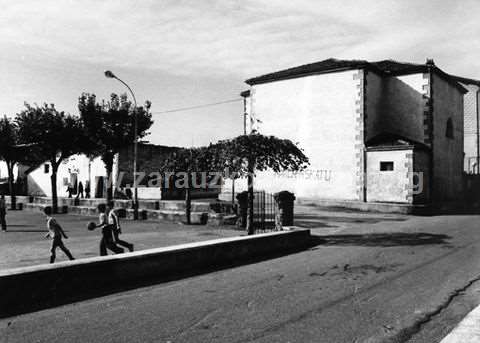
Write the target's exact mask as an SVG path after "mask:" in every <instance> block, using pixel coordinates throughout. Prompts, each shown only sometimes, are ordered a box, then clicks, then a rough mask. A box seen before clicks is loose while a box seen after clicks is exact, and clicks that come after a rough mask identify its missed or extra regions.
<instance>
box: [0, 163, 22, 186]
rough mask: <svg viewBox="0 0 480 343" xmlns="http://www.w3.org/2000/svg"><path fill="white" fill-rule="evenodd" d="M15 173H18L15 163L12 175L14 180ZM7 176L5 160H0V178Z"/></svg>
mask: <svg viewBox="0 0 480 343" xmlns="http://www.w3.org/2000/svg"><path fill="white" fill-rule="evenodd" d="M17 174H18V167H17V165H15V166H14V167H13V175H14V178H15V179H14V181H15V180H16V179H17ZM7 178H8V169H7V163H5V161H0V179H7Z"/></svg>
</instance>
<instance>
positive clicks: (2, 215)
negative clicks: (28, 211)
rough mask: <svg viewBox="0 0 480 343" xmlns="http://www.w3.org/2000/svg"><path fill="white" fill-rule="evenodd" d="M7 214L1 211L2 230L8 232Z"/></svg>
mask: <svg viewBox="0 0 480 343" xmlns="http://www.w3.org/2000/svg"><path fill="white" fill-rule="evenodd" d="M5 216H6V212H5V211H4V210H0V224H2V230H3V231H7V221H6V220H5Z"/></svg>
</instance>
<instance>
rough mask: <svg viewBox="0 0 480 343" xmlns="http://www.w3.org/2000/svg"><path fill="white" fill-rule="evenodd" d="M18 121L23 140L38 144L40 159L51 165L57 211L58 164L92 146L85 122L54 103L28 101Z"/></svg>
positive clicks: (37, 151) (56, 209) (53, 206)
mask: <svg viewBox="0 0 480 343" xmlns="http://www.w3.org/2000/svg"><path fill="white" fill-rule="evenodd" d="M15 122H16V124H17V125H18V137H19V141H20V142H22V143H25V144H34V145H35V146H36V148H35V151H36V154H37V156H38V157H37V158H39V159H41V160H43V161H49V162H50V164H51V169H52V174H51V176H50V179H51V187H52V210H53V212H54V213H56V212H58V198H57V171H58V167H59V166H60V164H61V163H62V161H64V160H65V159H67V158H68V157H70V156H72V155H74V154H77V153H81V152H85V150H87V149H88V140H87V139H86V137H85V131H84V129H83V126H82V122H81V120H80V118H78V117H74V116H72V115H69V114H66V113H65V112H63V111H58V110H57V109H56V108H55V105H54V104H50V105H47V104H44V105H43V106H41V107H40V106H38V105H34V106H31V105H29V104H27V103H25V110H23V111H22V112H20V113H19V114H18V115H17V117H16V118H15Z"/></svg>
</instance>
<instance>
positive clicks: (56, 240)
mask: <svg viewBox="0 0 480 343" xmlns="http://www.w3.org/2000/svg"><path fill="white" fill-rule="evenodd" d="M57 248H60V250H62V251H63V252H64V253H65V255H67V257H68V258H69V259H70V260H74V258H73V256H72V254H71V253H70V250H68V249H67V248H66V247H65V245H64V244H63V242H62V239H61V238H60V237H55V238H54V239H53V241H52V248H51V249H50V253H51V254H50V263H53V262H55V257H56V254H55V250H57Z"/></svg>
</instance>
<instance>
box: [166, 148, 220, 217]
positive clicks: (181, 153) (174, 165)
mask: <svg viewBox="0 0 480 343" xmlns="http://www.w3.org/2000/svg"><path fill="white" fill-rule="evenodd" d="M212 152H213V151H210V149H209V147H199V148H185V149H178V150H176V151H174V152H172V153H171V154H170V155H169V156H168V157H167V158H166V159H165V161H164V163H163V164H162V165H161V166H160V172H161V173H162V174H163V175H164V176H165V175H167V173H174V174H175V175H176V176H177V177H180V176H184V180H176V182H177V183H179V182H178V181H183V187H184V188H185V215H186V219H187V224H191V209H192V196H191V192H192V187H193V178H194V177H197V176H199V175H198V174H197V172H200V173H208V171H209V170H211V160H212V156H211V153H212ZM204 181H207V180H206V178H204Z"/></svg>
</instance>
